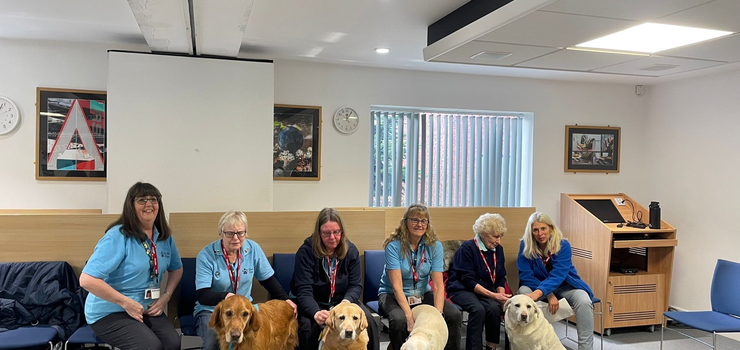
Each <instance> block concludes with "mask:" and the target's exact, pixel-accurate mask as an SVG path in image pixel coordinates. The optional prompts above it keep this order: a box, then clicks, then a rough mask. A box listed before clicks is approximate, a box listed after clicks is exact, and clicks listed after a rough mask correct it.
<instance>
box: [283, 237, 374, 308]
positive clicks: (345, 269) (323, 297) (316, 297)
mask: <svg viewBox="0 0 740 350" xmlns="http://www.w3.org/2000/svg"><path fill="white" fill-rule="evenodd" d="M347 243H349V249H348V250H347V256H345V258H344V259H343V260H339V261H338V262H337V276H336V285H335V290H334V297H333V298H331V300H329V296H330V295H331V284H330V283H329V276H328V275H327V273H326V270H324V263H325V261H326V257H323V258H318V257H316V255H314V253H313V246H312V245H311V237H309V238H306V240H304V241H303V245H301V247H300V248H298V251H297V252H296V254H295V269H294V272H293V279H292V280H291V281H290V290H291V294H293V295H295V299H294V300H295V301H296V304H298V310H300V311H301V312H303V313H304V314H306V315H308V316H310V317H313V315H314V314H316V313H317V312H319V311H320V310H328V309H329V308H330V307H331V306H334V305H336V304H339V303H341V302H342V299H347V300H349V301H350V302H353V303H354V302H358V301H359V300H360V295H361V294H362V270H361V269H360V252H359V251H358V250H357V247H356V246H355V245H354V244H353V243H352V242H350V241H349V240H347Z"/></svg>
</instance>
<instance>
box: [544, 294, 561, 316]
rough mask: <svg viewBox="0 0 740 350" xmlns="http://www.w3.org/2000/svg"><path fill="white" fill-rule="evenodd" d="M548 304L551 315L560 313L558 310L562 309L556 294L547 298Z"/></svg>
mask: <svg viewBox="0 0 740 350" xmlns="http://www.w3.org/2000/svg"><path fill="white" fill-rule="evenodd" d="M547 303H548V304H550V313H551V314H553V315H554V314H555V313H556V312H558V309H559V308H560V302H559V301H558V298H556V297H555V295H554V294H552V293H550V295H548V296H547Z"/></svg>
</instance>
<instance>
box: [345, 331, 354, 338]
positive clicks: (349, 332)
mask: <svg viewBox="0 0 740 350" xmlns="http://www.w3.org/2000/svg"><path fill="white" fill-rule="evenodd" d="M352 333H354V332H353V331H351V330H349V331H344V337H345V338H352Z"/></svg>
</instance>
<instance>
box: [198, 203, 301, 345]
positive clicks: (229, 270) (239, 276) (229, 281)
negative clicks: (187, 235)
mask: <svg viewBox="0 0 740 350" xmlns="http://www.w3.org/2000/svg"><path fill="white" fill-rule="evenodd" d="M218 235H219V237H220V239H217V240H215V241H213V242H212V243H209V244H208V245H206V246H205V247H204V248H203V249H202V250H201V251H200V253H198V256H197V258H196V262H195V289H196V297H197V299H198V300H197V302H196V303H195V310H194V311H193V315H195V331H196V332H197V333H198V335H199V336H200V337H201V338H203V349H206V350H211V349H218V348H219V344H218V336H217V335H216V332H215V331H214V330H213V329H212V328H209V327H208V321H209V320H210V319H211V314H212V313H213V309H214V308H215V307H216V304H218V303H219V302H221V301H222V300H224V299H226V298H228V297H230V296H232V295H234V294H241V295H243V296H245V297H247V298H248V299H249V301H252V295H251V294H252V278H253V277H254V278H256V279H257V281H259V282H260V284H261V285H262V286H263V287H265V289H267V291H268V292H269V293H270V295H272V296H274V297H275V298H276V299H281V300H286V301H287V302H288V303H289V304H290V305H291V306H292V307H293V309H295V304H293V302H292V301H291V300H290V299H288V295H287V293H285V291H284V290H283V288H282V287H281V286H280V283H279V282H278V280H277V279H276V278H275V276H274V274H275V271H273V269H272V266H270V263H269V262H268V261H267V257H266V256H265V253H264V252H263V251H262V248H260V246H259V245H258V244H257V243H256V242H255V241H253V240H251V239H246V238H247V216H246V215H245V214H244V213H243V212H240V211H233V210H232V211H229V212H226V213H225V214H224V215H222V216H221V219H220V220H219V221H218Z"/></svg>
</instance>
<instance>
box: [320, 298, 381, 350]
mask: <svg viewBox="0 0 740 350" xmlns="http://www.w3.org/2000/svg"><path fill="white" fill-rule="evenodd" d="M366 328H367V317H365V313H364V312H363V311H362V309H361V308H360V307H359V306H357V305H355V304H352V303H340V304H339V305H337V306H335V307H334V308H333V309H331V311H330V312H329V317H327V318H326V328H324V335H323V336H322V337H321V338H322V341H323V344H322V345H321V349H323V350H338V349H343V350H364V349H366V348H367V342H368V341H369V340H370V338H368V335H367V330H366Z"/></svg>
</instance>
